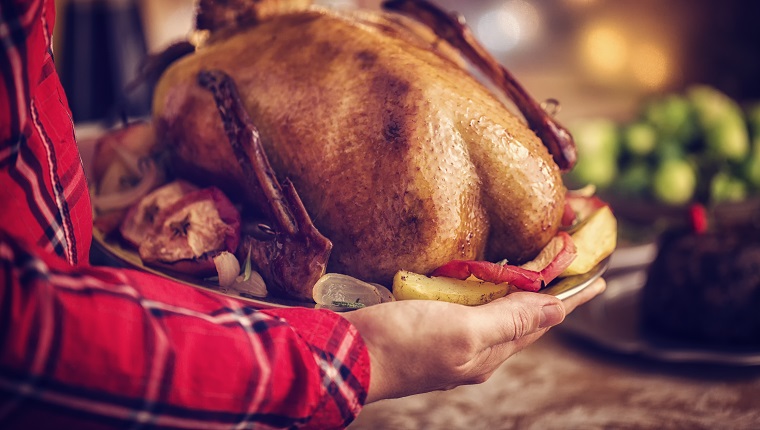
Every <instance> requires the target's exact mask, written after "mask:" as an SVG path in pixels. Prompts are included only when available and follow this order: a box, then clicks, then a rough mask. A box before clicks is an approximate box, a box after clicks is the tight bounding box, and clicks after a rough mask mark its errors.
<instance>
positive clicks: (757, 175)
mask: <svg viewBox="0 0 760 430" xmlns="http://www.w3.org/2000/svg"><path fill="white" fill-rule="evenodd" d="M742 167H743V173H744V178H745V179H746V180H747V182H749V183H750V184H751V185H752V186H753V187H755V188H760V136H757V137H755V139H754V141H753V142H752V153H751V154H750V156H749V157H748V158H747V161H746V162H745V163H744V166H742Z"/></svg>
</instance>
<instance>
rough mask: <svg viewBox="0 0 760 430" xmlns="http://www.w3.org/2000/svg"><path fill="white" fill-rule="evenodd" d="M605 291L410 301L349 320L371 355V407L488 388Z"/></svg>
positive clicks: (596, 287) (599, 284) (600, 286)
mask: <svg viewBox="0 0 760 430" xmlns="http://www.w3.org/2000/svg"><path fill="white" fill-rule="evenodd" d="M605 287H606V283H605V282H604V280H602V279H600V280H598V281H596V282H595V283H593V284H592V285H591V286H589V287H587V288H586V289H584V290H583V291H581V292H580V293H578V294H576V295H574V296H572V297H570V298H568V299H566V300H565V301H564V302H563V301H560V300H558V299H557V298H556V297H553V296H550V295H547V294H536V293H528V292H518V293H512V294H510V295H508V296H506V297H503V298H501V299H497V300H494V301H493V302H491V303H488V304H486V305H482V306H477V307H468V306H462V305H457V304H452V303H446V302H438V301H427V300H407V301H398V302H392V303H383V304H380V305H376V306H370V307H367V308H363V309H359V310H356V311H353V312H348V313H345V314H343V316H344V317H345V318H346V319H347V320H349V321H350V322H351V323H352V324H353V325H354V326H355V327H356V328H357V330H359V333H361V335H362V337H363V338H364V342H365V343H366V345H367V349H368V350H369V355H370V362H371V366H372V370H371V372H372V373H371V380H370V387H369V394H368V397H367V402H368V403H370V402H373V401H376V400H381V399H387V398H396V397H403V396H408V395H412V394H417V393H424V392H428V391H434V390H447V389H451V388H454V387H457V386H459V385H467V384H479V383H482V382H485V381H486V380H487V379H488V378H489V377H490V376H491V374H493V372H494V371H495V370H496V369H497V368H498V367H499V366H500V365H501V363H503V362H504V360H506V359H507V358H509V357H510V356H512V355H513V354H515V353H517V352H518V351H520V350H522V349H523V348H525V347H526V346H528V345H530V344H531V343H533V342H535V341H536V340H537V339H538V338H539V337H541V335H543V334H544V333H546V331H547V330H548V329H549V328H550V327H552V326H555V325H557V324H559V323H560V322H562V320H563V319H564V318H565V316H566V315H567V314H568V313H570V312H572V311H573V309H575V308H576V307H577V306H579V305H581V304H583V303H585V302H587V301H589V300H591V299H592V298H593V297H595V296H596V295H598V294H600V293H601V292H602V291H604V289H605Z"/></svg>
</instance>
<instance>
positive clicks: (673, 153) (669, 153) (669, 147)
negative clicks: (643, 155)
mask: <svg viewBox="0 0 760 430" xmlns="http://www.w3.org/2000/svg"><path fill="white" fill-rule="evenodd" d="M654 151H655V156H656V157H657V160H658V161H659V162H661V163H662V162H664V161H666V160H671V159H676V160H681V159H683V158H685V157H686V151H685V150H684V147H683V146H681V145H679V144H678V142H676V141H675V140H672V139H662V140H660V141H659V143H658V145H657V147H656V148H655V150H654Z"/></svg>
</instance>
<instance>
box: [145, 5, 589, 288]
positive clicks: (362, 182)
mask: <svg viewBox="0 0 760 430" xmlns="http://www.w3.org/2000/svg"><path fill="white" fill-rule="evenodd" d="M307 3H308V2H306V1H290V2H288V1H253V0H236V1H235V0H229V1H203V0H202V1H201V3H200V6H199V15H198V21H197V24H198V28H199V30H203V31H204V32H206V34H210V37H209V38H208V39H207V40H206V41H205V42H203V43H199V44H198V46H197V47H196V49H195V51H194V52H193V53H191V54H189V55H185V56H183V57H182V58H180V59H178V60H177V61H175V62H174V63H173V64H172V65H171V66H169V68H168V69H167V70H166V71H165V73H163V75H162V77H161V79H160V81H159V83H158V85H157V88H156V92H155V96H154V104H153V120H154V126H155V129H156V132H157V135H158V142H161V144H162V145H166V148H167V149H168V150H169V152H170V153H171V157H170V158H171V160H172V161H173V164H174V169H175V172H177V174H178V175H179V176H180V177H185V178H187V179H190V180H192V181H194V182H202V184H200V185H216V186H219V187H220V188H222V189H223V190H224V191H225V192H226V193H227V195H229V196H230V197H231V198H233V199H236V198H238V199H241V200H244V201H245V203H246V204H248V205H251V206H253V207H254V208H257V209H258V211H259V212H261V213H263V214H265V215H268V216H269V217H270V218H273V217H274V218H276V216H275V215H273V214H274V213H275V212H277V211H282V210H284V211H285V212H287V211H288V210H291V211H292V209H288V208H287V205H286V208H285V209H282V207H281V206H278V205H281V204H282V202H283V201H282V200H279V201H278V200H272V199H271V198H268V197H266V189H267V188H272V187H273V186H274V185H272V183H271V180H274V181H275V182H277V181H278V180H279V181H284V180H285V179H287V180H289V181H292V184H293V186H294V188H295V190H297V195H298V196H300V199H301V200H302V201H303V206H304V207H305V209H306V211H307V212H308V215H310V217H311V220H312V221H313V224H314V226H316V228H317V229H318V230H319V232H321V233H322V235H324V236H325V237H326V238H328V239H329V240H330V241H331V242H332V254H331V255H330V257H329V262H328V266H327V270H328V271H335V272H340V273H345V274H349V275H352V276H355V277H357V278H360V279H363V280H366V281H372V282H379V283H384V284H386V285H388V284H389V283H390V281H391V279H392V278H393V275H394V274H395V273H396V272H397V271H398V270H400V269H405V270H411V271H415V272H418V273H429V272H431V271H432V270H434V269H435V268H437V267H439V266H441V265H442V264H444V263H446V262H448V261H450V260H455V259H464V260H473V259H489V260H493V261H495V260H502V259H508V260H509V261H510V262H512V263H516V264H517V263H521V262H524V261H527V260H529V259H531V258H533V257H534V256H535V255H536V254H537V253H538V252H539V251H540V250H541V249H542V248H543V247H544V246H545V245H546V244H547V242H549V240H550V239H552V238H553V237H554V236H555V235H556V234H557V230H558V228H559V226H560V220H561V217H562V214H563V207H564V196H565V191H566V190H565V187H564V186H563V183H562V180H561V177H560V167H561V168H562V169H567V168H569V167H570V166H572V163H573V162H574V158H575V155H574V147H573V146H572V140H571V139H570V137H569V135H568V134H567V133H566V132H565V131H564V129H562V128H561V127H560V126H559V125H558V124H556V123H555V122H554V121H552V120H551V118H549V117H548V115H546V114H545V113H544V112H543V111H542V110H541V109H540V108H539V107H538V105H537V104H536V103H535V101H533V100H532V99H530V98H529V97H528V96H527V95H526V94H525V92H524V90H522V88H521V87H520V86H519V85H518V84H517V83H516V82H515V81H514V79H513V78H512V77H511V75H509V73H508V72H507V71H506V70H505V69H503V68H502V67H501V66H499V65H498V64H497V63H496V62H495V61H493V59H492V58H491V57H489V56H488V55H487V54H486V53H485V52H484V51H483V50H482V48H481V47H480V46H479V45H477V43H476V42H474V41H473V40H472V38H471V36H470V34H469V32H468V31H467V29H466V27H464V26H463V25H462V24H461V23H460V22H459V21H457V20H456V19H455V18H453V17H451V16H450V15H447V14H443V13H442V12H441V11H440V10H439V9H437V8H436V7H434V6H433V5H431V4H429V3H426V2H412V1H393V2H388V3H386V8H388V9H393V10H395V11H384V12H368V11H350V12H336V11H330V10H326V9H322V8H316V7H313V6H309V5H308V4H307ZM398 12H404V13H406V14H411V15H414V16H415V17H416V18H417V20H414V19H410V18H408V17H406V16H403V15H402V14H400V13H398ZM422 23H424V24H428V25H429V26H432V28H434V30H431V29H430V28H429V27H428V26H426V25H424V24H422ZM466 60H469V62H470V64H473V65H475V66H476V67H479V68H480V69H481V70H482V71H484V72H485V74H486V75H487V76H490V77H491V78H492V80H493V82H494V83H495V84H496V85H497V86H500V87H502V88H503V89H504V90H505V92H506V93H507V95H509V96H510V97H511V98H512V99H513V100H514V101H515V103H516V104H517V105H518V106H519V107H520V109H521V110H523V114H524V116H525V118H526V120H527V124H526V123H525V121H524V120H523V119H521V118H519V117H517V116H515V115H514V114H513V113H511V112H510V111H509V110H508V109H507V107H505V104H504V103H503V102H502V101H501V99H500V98H499V96H497V95H495V94H494V93H492V92H491V91H490V90H489V89H487V88H486V87H485V86H484V85H483V84H481V83H480V82H479V81H478V80H476V79H475V78H474V77H473V76H472V75H471V73H470V72H469V71H468V69H467V67H468V66H467V64H468V63H467V62H466ZM212 70H213V71H214V72H213V73H217V72H219V73H222V75H223V76H229V77H230V78H231V80H232V81H233V82H234V85H235V86H236V88H237V92H238V93H239V101H240V103H241V106H243V107H244V110H245V111H246V113H247V114H248V115H249V120H248V123H249V125H251V126H253V127H255V129H256V133H257V138H258V139H259V140H260V144H261V145H262V147H263V149H264V151H265V153H266V156H267V157H268V162H269V163H271V168H272V170H273V172H274V173H273V174H274V175H276V178H268V179H267V178H265V179H264V181H265V182H267V181H268V182H270V183H269V185H266V184H264V185H263V186H262V184H261V183H259V185H258V186H256V185H255V184H253V182H255V181H253V182H252V180H251V172H246V168H244V167H241V166H244V165H245V163H241V162H240V157H239V153H237V154H236V151H235V150H234V148H235V145H240V144H241V142H240V141H238V142H236V143H233V145H231V144H230V140H231V139H232V140H235V136H234V134H233V135H230V133H229V130H226V129H225V122H224V121H223V120H220V113H222V114H223V112H221V109H222V108H221V107H218V106H219V103H220V102H221V103H224V100H223V97H222V98H221V99H220V97H219V96H218V94H215V93H214V92H213V91H210V90H209V88H210V87H213V85H208V84H207V85H205V87H204V85H202V83H203V80H202V79H201V81H200V82H199V75H201V76H202V74H203V73H208V72H209V71H212ZM222 75H219V76H222ZM233 110H234V109H233ZM537 134H538V135H540V136H541V139H539V137H537ZM230 136H232V137H230ZM243 140H246V139H243ZM542 140H543V142H542ZM243 144H250V143H245V142H243ZM547 148H548V149H547ZM550 151H551V152H550ZM249 153H250V151H249ZM254 163H255V161H254ZM277 186H278V187H279V185H277ZM288 187H289V185H288ZM254 188H256V189H254ZM275 188H276V187H275ZM296 197H297V196H296ZM278 202H279V203H278ZM286 203H287V202H286ZM278 208H279V209H278ZM293 215H294V214H291V216H293ZM295 216H296V217H298V215H295ZM307 219H308V216H307ZM308 224H310V223H309V222H307V223H306V224H305V225H307V227H308ZM273 225H274V226H273V228H274V230H277V223H273ZM312 227H313V226H312ZM320 246H323V247H326V251H327V254H329V252H330V251H329V247H327V246H326V245H325V244H322V245H320ZM320 258H326V255H325V254H324V253H323V254H322V257H320ZM293 264H297V263H296V262H295V261H294V262H293ZM310 288H311V286H310V285H302V286H296V287H295V288H288V289H286V290H289V294H291V295H296V296H299V295H300V296H302V297H307V296H310V294H308V291H309V290H310ZM299 289H300V291H301V293H300V294H299V293H298V292H297V291H298V290H299ZM294 291H295V293H294Z"/></svg>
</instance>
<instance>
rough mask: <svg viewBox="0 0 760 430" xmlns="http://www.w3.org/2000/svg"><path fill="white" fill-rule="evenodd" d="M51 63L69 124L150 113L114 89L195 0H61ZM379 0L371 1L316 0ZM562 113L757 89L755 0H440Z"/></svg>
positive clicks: (623, 113) (185, 30) (187, 15)
mask: <svg viewBox="0 0 760 430" xmlns="http://www.w3.org/2000/svg"><path fill="white" fill-rule="evenodd" d="M58 3H59V5H58V11H59V12H58V22H57V26H56V31H57V35H58V37H57V38H56V43H57V46H56V53H57V55H56V60H57V64H58V67H59V72H60V73H61V75H62V78H63V81H64V85H65V87H66V89H67V91H68V94H69V97H70V102H71V107H72V110H73V113H74V118H75V120H76V121H79V122H81V121H91V120H96V119H100V118H102V117H104V116H108V115H114V114H115V111H116V110H117V108H116V107H115V106H116V105H119V106H125V107H120V108H119V109H126V110H127V112H128V113H129V114H132V115H139V114H142V113H144V112H146V109H147V104H148V92H147V91H145V89H138V90H136V91H134V92H133V93H132V94H131V95H130V97H125V96H123V94H121V91H120V89H122V88H123V87H124V85H125V83H126V82H129V81H130V79H131V78H133V77H134V75H135V73H136V70H137V67H138V65H139V63H140V61H141V60H142V58H143V56H144V55H145V53H146V52H155V51H158V50H161V49H163V48H165V47H166V46H167V45H169V44H170V43H172V42H175V41H178V40H180V39H183V38H185V37H187V35H188V34H189V32H190V30H191V28H192V25H193V15H194V14H193V10H194V9H193V8H194V1H193V0H160V1H156V0H153V1H149V0H58ZM317 3H318V4H323V5H329V6H333V7H356V6H361V7H369V8H375V7H377V5H378V4H379V1H368V0H320V1H317ZM437 3H438V4H440V5H441V6H443V7H444V8H446V9H449V10H452V11H458V12H460V13H462V14H463V15H464V16H465V17H466V19H467V22H468V24H469V25H470V26H471V27H472V29H473V30H474V32H475V34H476V35H477V36H478V37H479V38H480V40H482V41H483V43H484V44H485V45H486V46H487V47H488V48H489V49H490V50H491V51H492V52H493V53H494V54H495V55H496V56H497V58H498V59H499V60H501V61H502V63H503V64H505V65H506V66H507V67H509V68H510V70H512V71H513V73H514V74H516V76H517V77H518V78H519V79H520V80H521V81H522V82H523V83H524V85H525V86H526V87H527V88H528V89H529V91H530V92H531V93H532V94H533V95H534V96H535V97H537V98H539V99H546V98H555V99H557V100H559V101H560V102H561V103H562V109H563V117H565V118H575V117H588V116H591V115H599V114H604V115H606V116H608V117H612V118H621V119H623V118H626V117H629V116H630V115H632V114H633V113H634V111H635V109H636V107H637V106H638V103H639V102H640V100H641V99H642V98H644V97H647V96H650V95H652V94H657V93H662V92H666V91H678V90H682V89H684V88H686V87H687V86H688V85H689V84H692V83H704V84H710V85H713V86H715V87H716V88H719V89H720V90H722V91H724V92H725V93H726V94H728V95H729V96H731V97H734V98H736V99H738V100H741V101H745V100H755V99H758V98H760V82H759V81H758V79H757V78H756V77H757V76H760V55H758V54H760V52H759V51H760V47H759V46H758V43H757V42H756V41H757V40H760V34H759V33H760V27H759V26H758V25H757V22H756V19H757V17H758V16H760V3H758V2H755V1H751V0H724V1H697V2H695V1H690V0H669V1H658V0H470V1H463V0H438V1H437Z"/></svg>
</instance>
